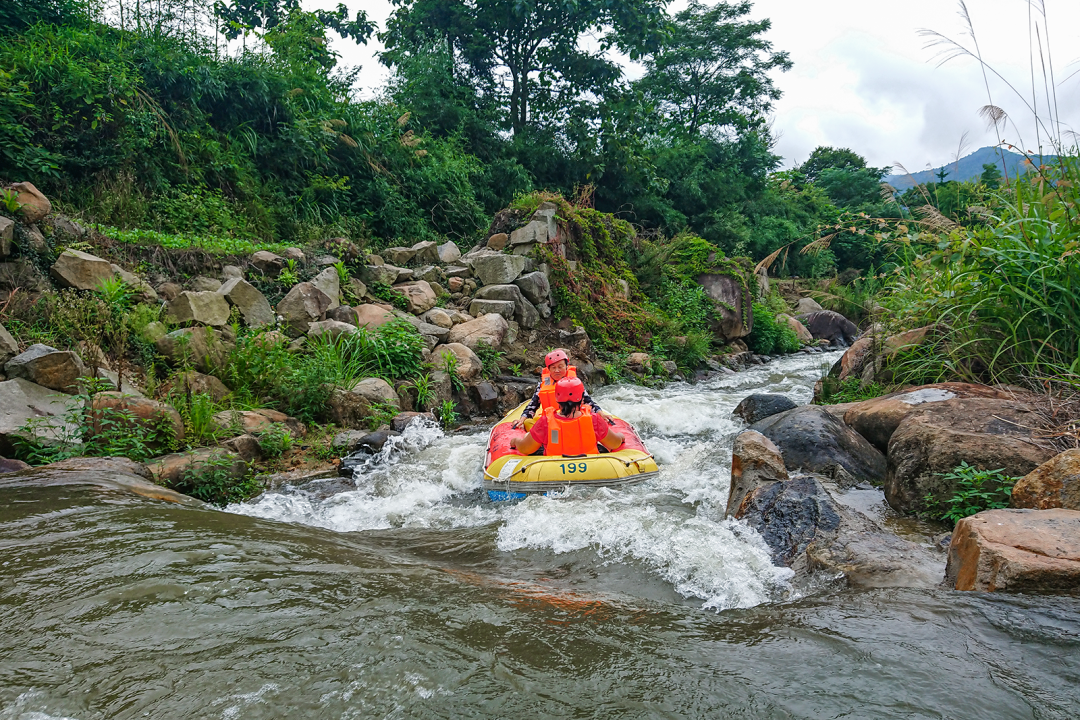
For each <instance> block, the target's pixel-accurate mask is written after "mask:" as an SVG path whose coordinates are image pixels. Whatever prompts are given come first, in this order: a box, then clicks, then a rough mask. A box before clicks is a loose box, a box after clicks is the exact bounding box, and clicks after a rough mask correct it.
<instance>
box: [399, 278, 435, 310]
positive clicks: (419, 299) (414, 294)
mask: <svg viewBox="0 0 1080 720" xmlns="http://www.w3.org/2000/svg"><path fill="white" fill-rule="evenodd" d="M394 292H396V293H400V294H401V295H404V296H405V300H406V301H407V302H408V303H409V312H411V313H412V314H413V315H420V314H421V313H425V312H427V311H428V310H430V309H431V308H433V307H435V303H436V302H438V298H437V297H435V291H434V290H432V289H431V285H430V284H428V282H427V281H425V280H417V281H416V282H411V283H406V284H404V285H395V286H394Z"/></svg>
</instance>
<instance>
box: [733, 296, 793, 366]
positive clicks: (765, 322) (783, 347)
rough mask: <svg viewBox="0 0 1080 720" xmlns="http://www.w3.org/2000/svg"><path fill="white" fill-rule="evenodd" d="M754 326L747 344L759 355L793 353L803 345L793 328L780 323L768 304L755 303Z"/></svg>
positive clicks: (747, 338)
mask: <svg viewBox="0 0 1080 720" xmlns="http://www.w3.org/2000/svg"><path fill="white" fill-rule="evenodd" d="M753 309H754V327H753V330H751V332H750V334H749V335H748V336H747V337H746V344H747V346H748V347H749V348H750V349H751V350H753V351H754V352H756V353H758V354H759V355H773V354H786V353H793V352H795V351H797V350H798V349H799V348H801V347H802V343H801V342H799V337H798V336H797V335H796V334H795V331H794V330H792V329H791V328H789V327H787V326H786V325H783V324H781V323H778V322H777V321H776V316H775V315H773V312H772V310H770V309H769V307H768V306H767V305H764V304H762V303H757V302H756V303H754V305H753Z"/></svg>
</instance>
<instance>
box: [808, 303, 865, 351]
mask: <svg viewBox="0 0 1080 720" xmlns="http://www.w3.org/2000/svg"><path fill="white" fill-rule="evenodd" d="M795 319H796V320H798V321H800V322H801V323H803V324H804V325H806V328H807V330H809V331H810V334H811V335H813V337H814V339H815V340H826V341H828V343H829V345H831V346H834V347H849V346H851V345H852V344H853V343H854V342H855V341H856V340H857V339H858V338H859V328H858V327H857V326H856V325H855V323H853V322H851V321H850V320H848V319H847V318H846V317H844V316H843V315H841V314H840V313H838V312H833V311H832V310H818V311H816V312H812V313H805V314H800V315H797V316H796V318H795Z"/></svg>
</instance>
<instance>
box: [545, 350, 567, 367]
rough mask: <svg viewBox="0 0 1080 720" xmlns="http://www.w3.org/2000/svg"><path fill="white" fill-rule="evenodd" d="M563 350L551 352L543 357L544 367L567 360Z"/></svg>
mask: <svg viewBox="0 0 1080 720" xmlns="http://www.w3.org/2000/svg"><path fill="white" fill-rule="evenodd" d="M569 359H570V358H568V357H567V356H566V351H565V350H552V351H551V352H549V353H548V354H547V355H545V356H544V367H551V366H552V365H554V364H555V363H557V362H559V361H560V360H567V361H568V360H569Z"/></svg>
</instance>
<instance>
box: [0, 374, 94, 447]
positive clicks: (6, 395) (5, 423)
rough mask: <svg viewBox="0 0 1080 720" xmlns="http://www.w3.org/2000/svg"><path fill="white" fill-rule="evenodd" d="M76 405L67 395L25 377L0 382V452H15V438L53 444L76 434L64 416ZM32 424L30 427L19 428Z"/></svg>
mask: <svg viewBox="0 0 1080 720" xmlns="http://www.w3.org/2000/svg"><path fill="white" fill-rule="evenodd" d="M75 402H77V401H76V400H75V399H74V398H72V397H71V396H69V395H61V394H58V393H57V392H56V391H55V390H53V389H50V388H47V387H42V386H41V385H37V384H35V383H32V382H30V381H29V380H26V379H24V378H16V379H13V380H8V381H6V382H0V453H3V454H5V455H7V454H11V453H12V452H14V451H15V449H16V447H15V442H16V440H15V438H16V437H21V438H25V439H33V440H35V441H37V442H40V443H43V444H52V443H55V442H57V441H58V440H60V439H61V438H71V437H74V436H75V435H76V432H77V431H76V428H75V427H74V426H73V425H69V424H67V423H65V422H64V417H65V416H66V415H67V413H68V411H69V410H70V409H72V407H73V406H74V403H75ZM31 421H33V425H32V428H31V429H30V430H29V431H28V432H27V431H22V430H20V428H22V427H23V426H25V425H26V424H27V423H29V422H31Z"/></svg>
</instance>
